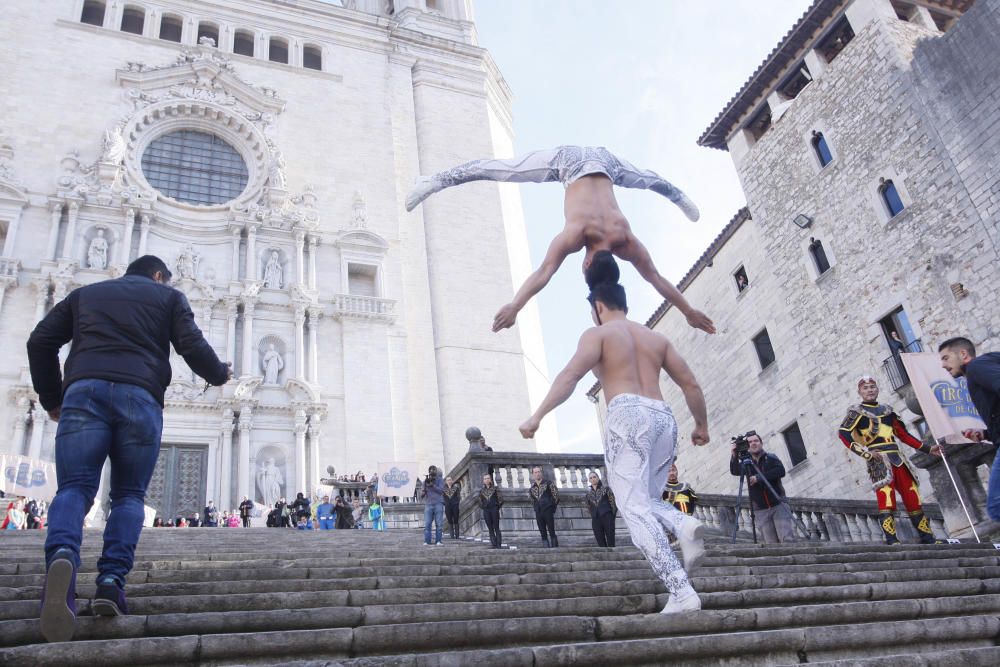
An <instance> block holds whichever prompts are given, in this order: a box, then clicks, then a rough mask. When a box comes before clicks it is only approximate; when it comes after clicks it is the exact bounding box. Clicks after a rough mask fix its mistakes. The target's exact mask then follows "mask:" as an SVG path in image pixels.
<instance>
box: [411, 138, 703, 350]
mask: <svg viewBox="0 0 1000 667" xmlns="http://www.w3.org/2000/svg"><path fill="white" fill-rule="evenodd" d="M472 181H499V182H505V183H547V182H550V181H560V182H561V183H562V184H563V185H564V186H565V187H566V198H565V204H564V210H565V216H566V226H565V227H564V228H563V230H562V232H560V233H559V234H558V235H557V236H556V237H555V238H554V239H552V243H551V244H550V245H549V249H548V252H546V254H545V259H543V260H542V264H541V266H539V267H538V268H537V269H536V270H535V271H534V273H532V274H531V275H530V276H528V278H527V280H525V281H524V284H523V285H522V286H521V289H519V290H518V292H517V294H516V295H515V296H514V300H513V301H511V302H510V303H508V304H507V305H506V306H504V307H503V308H501V309H500V311H499V312H498V313H497V314H496V316H495V317H494V319H493V331H500V330H501V329H506V328H508V327H511V326H513V325H514V321H515V320H516V319H517V314H518V313H519V312H520V311H521V309H522V308H524V306H525V304H526V303H528V301H529V300H530V299H531V297H533V296H535V295H536V294H538V292H540V291H541V290H542V288H544V287H545V286H546V285H547V284H548V282H549V280H550V279H551V278H552V276H553V274H555V272H556V270H558V269H559V267H560V265H562V263H563V260H565V259H566V257H568V256H569V255H572V254H573V253H575V252H579V251H580V250H582V249H584V248H586V249H587V253H586V255H585V256H584V258H583V268H584V270H586V269H587V267H588V266H590V264H591V261H592V260H593V256H594V253H596V252H597V251H599V250H610V251H611V252H612V253H613V254H614V255H616V256H617V257H619V258H620V259H623V260H625V261H626V262H631V263H632V265H633V266H635V268H636V270H637V271H638V272H639V274H640V275H641V276H642V277H643V278H644V279H645V280H646V281H647V282H649V283H650V284H651V285H652V286H653V287H654V288H656V291H657V292H659V293H660V295H661V296H663V298H664V299H666V300H667V301H669V302H670V303H672V304H673V305H674V306H676V307H677V309H678V310H680V311H681V312H682V313H684V316H685V317H686V318H687V321H688V324H690V325H691V326H692V327H695V328H697V329H702V330H703V331H707V332H708V333H715V325H714V324H713V323H712V320H711V319H710V318H709V317H708V316H707V315H705V313H703V312H701V311H699V310H695V309H694V308H692V307H691V304H689V303H688V302H687V299H685V298H684V295H682V294H681V293H680V290H678V289H677V288H676V287H674V285H673V284H672V283H671V282H670V281H669V280H667V279H666V278H664V277H663V276H661V275H660V272H659V271H658V270H657V269H656V266H655V265H654V264H653V260H652V258H651V257H650V256H649V251H648V250H646V246H644V245H643V244H642V243H641V242H640V241H639V239H637V238H636V237H635V235H634V234H632V229H631V228H630V227H629V224H628V220H627V219H626V218H625V215H624V214H623V213H622V212H621V209H619V208H618V202H617V200H616V199H615V193H614V187H613V186H615V185H617V186H619V187H623V188H637V189H641V190H652V191H653V192H655V193H657V194H660V195H663V196H664V197H666V198H667V199H669V200H670V201H672V202H673V203H675V204H676V205H677V206H678V207H679V208H680V209H681V210H682V211H683V212H684V215H686V216H687V217H688V218H690V219H691V220H697V219H698V216H699V214H698V208H697V207H696V206H695V205H694V203H693V202H692V201H691V200H690V199H688V197H687V195H685V194H684V193H683V192H681V191H680V190H679V189H678V188H676V187H674V186H673V185H672V184H671V183H669V182H668V181H666V180H664V179H663V178H661V177H660V176H659V175H658V174H656V173H655V172H652V171H649V170H648V169H638V168H636V167H634V166H632V165H631V164H629V163H628V162H626V161H625V160H622V159H621V158H618V157H616V156H615V155H613V154H612V153H611V152H610V151H608V149H606V148H601V147H590V146H559V147H558V148H553V149H551V150H543V151H535V152H533V153H528V154H527V155H523V156H521V157H517V158H513V159H510V160H497V159H487V160H473V161H472V162H466V163H465V164H461V165H459V166H457V167H454V168H452V169H449V170H447V171H442V172H440V173H437V174H434V175H433V176H429V177H421V178H420V179H418V180H417V184H416V186H415V188H414V190H413V191H412V192H411V193H410V194H409V196H408V197H407V198H406V210H407V211H412V210H413V209H414V208H415V207H416V206H417V205H418V204H420V202H422V201H424V200H425V199H427V198H428V197H429V196H431V195H432V194H434V193H435V192H440V191H441V190H444V189H445V188H450V187H453V186H455V185H462V184H463V183H470V182H472Z"/></svg>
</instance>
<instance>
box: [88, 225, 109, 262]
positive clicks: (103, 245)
mask: <svg viewBox="0 0 1000 667" xmlns="http://www.w3.org/2000/svg"><path fill="white" fill-rule="evenodd" d="M87 266H89V267H90V268H92V269H106V268H108V240H107V239H106V238H104V230H103V229H98V230H97V236H95V237H94V238H93V239H91V241H90V247H89V248H88V249H87Z"/></svg>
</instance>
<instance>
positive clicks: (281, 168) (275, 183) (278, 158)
mask: <svg viewBox="0 0 1000 667" xmlns="http://www.w3.org/2000/svg"><path fill="white" fill-rule="evenodd" d="M268 177H269V179H270V181H271V187H272V188H276V189H278V190H284V189H285V183H286V181H285V158H284V156H282V154H281V151H280V150H277V149H275V150H274V157H273V158H272V159H271V166H270V168H269V170H268Z"/></svg>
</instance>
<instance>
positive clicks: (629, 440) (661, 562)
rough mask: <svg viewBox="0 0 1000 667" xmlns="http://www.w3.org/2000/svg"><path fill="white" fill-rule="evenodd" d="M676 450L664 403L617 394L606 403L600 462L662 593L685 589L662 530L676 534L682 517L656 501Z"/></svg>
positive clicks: (670, 417) (684, 578)
mask: <svg viewBox="0 0 1000 667" xmlns="http://www.w3.org/2000/svg"><path fill="white" fill-rule="evenodd" d="M676 446H677V422H676V421H675V420H674V415H673V413H672V412H671V411H670V408H669V407H667V405H666V404H665V403H664V402H663V401H656V400H653V399H649V398H645V397H643V396H636V395H634V394H619V395H618V396H615V397H614V398H613V399H611V401H610V402H609V403H608V416H607V421H606V431H605V440H604V462H605V465H606V466H607V477H608V482H607V483H608V485H609V486H610V487H611V488H612V489H614V492H615V498H616V499H617V501H618V510H619V511H620V512H621V514H622V517H623V518H624V519H625V523H626V525H628V530H629V534H630V535H631V537H632V543H633V544H635V546H636V547H637V548H638V549H639V550H640V551H642V553H643V555H645V556H646V560H648V561H649V564H650V566H651V567H652V568H653V572H654V573H656V576H658V577H659V578H660V580H662V581H663V584H664V586H666V587H667V591H669V592H670V593H671V594H673V593H676V592H678V591H680V590H682V589H684V588H687V587H688V586H690V582H689V581H688V576H687V572H685V571H684V566H683V565H681V562H680V560H678V558H677V555H676V554H675V553H674V552H673V550H672V549H671V548H670V542H669V541H668V539H667V536H666V534H665V533H664V528H666V530H668V531H669V532H670V533H671V534H673V535H675V536H677V535H679V534H680V530H681V526H682V524H683V522H684V520H685V515H684V513H683V512H681V511H680V510H678V509H677V508H676V507H674V506H673V505H671V504H669V503H666V502H664V501H663V500H661V494H662V492H663V486H664V484H665V483H666V481H667V474H668V473H669V471H670V464H671V463H673V460H674V455H675V448H676Z"/></svg>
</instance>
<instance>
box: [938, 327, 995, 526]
mask: <svg viewBox="0 0 1000 667" xmlns="http://www.w3.org/2000/svg"><path fill="white" fill-rule="evenodd" d="M938 352H939V353H940V355H941V366H942V367H943V368H944V369H945V370H946V371H948V372H949V373H950V374H951V376H952V377H956V378H957V377H962V376H963V375H964V376H965V379H966V381H967V382H968V384H969V397H970V398H971V399H972V403H973V405H975V406H976V412H978V413H979V416H980V417H981V418H982V420H983V422H984V423H985V424H986V430H979V429H968V430H965V431H963V432H962V435H964V436H965V437H966V438H968V439H969V440H972V441H973V442H982V441H983V440H988V441H990V442H992V443H993V444H997V440H998V439H1000V352H988V353H987V354H983V355H980V356H978V357H977V356H976V346H975V345H973V344H972V341H970V340H969V339H968V338H950V339H948V340H946V341H945V342H943V343H941V345H939V346H938ZM986 513H987V514H989V516H990V518H991V519H993V520H994V521H1000V456H996V455H994V457H993V466H992V467H991V469H990V482H989V488H988V489H987V493H986Z"/></svg>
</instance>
